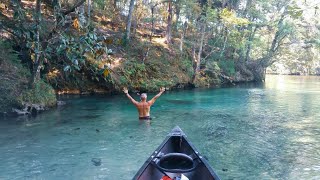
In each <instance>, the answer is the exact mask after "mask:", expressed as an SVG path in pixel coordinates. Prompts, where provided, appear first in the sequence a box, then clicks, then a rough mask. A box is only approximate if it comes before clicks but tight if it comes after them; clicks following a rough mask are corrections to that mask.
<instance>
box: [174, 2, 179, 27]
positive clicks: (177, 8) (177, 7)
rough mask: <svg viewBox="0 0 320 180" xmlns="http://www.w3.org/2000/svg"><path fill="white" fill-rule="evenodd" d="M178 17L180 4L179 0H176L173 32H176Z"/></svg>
mask: <svg viewBox="0 0 320 180" xmlns="http://www.w3.org/2000/svg"><path fill="white" fill-rule="evenodd" d="M179 18H180V4H179V0H177V2H176V24H175V26H174V31H175V32H178V24H179Z"/></svg>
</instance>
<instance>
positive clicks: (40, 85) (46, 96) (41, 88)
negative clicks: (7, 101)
mask: <svg viewBox="0 0 320 180" xmlns="http://www.w3.org/2000/svg"><path fill="white" fill-rule="evenodd" d="M18 100H19V103H20V104H23V103H32V104H44V105H45V106H47V107H48V106H49V107H50V106H54V105H55V104H56V102H57V99H56V95H55V92H54V89H53V88H52V87H51V86H50V85H49V84H47V83H45V82H44V81H42V80H40V81H39V82H37V83H35V84H34V87H33V88H30V89H27V90H25V91H23V92H22V94H21V95H20V96H19V97H18Z"/></svg>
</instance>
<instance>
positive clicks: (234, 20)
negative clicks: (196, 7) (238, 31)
mask: <svg viewBox="0 0 320 180" xmlns="http://www.w3.org/2000/svg"><path fill="white" fill-rule="evenodd" d="M220 18H221V19H222V21H223V23H224V24H226V25H227V26H232V25H237V26H244V25H247V24H249V23H250V21H249V20H248V19H246V18H240V17H237V15H236V13H235V12H234V11H230V10H228V9H227V8H225V9H223V10H222V11H221V13H220Z"/></svg>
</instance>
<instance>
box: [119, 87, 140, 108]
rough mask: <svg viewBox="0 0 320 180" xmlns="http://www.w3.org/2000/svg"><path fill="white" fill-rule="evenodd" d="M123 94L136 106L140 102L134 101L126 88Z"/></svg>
mask: <svg viewBox="0 0 320 180" xmlns="http://www.w3.org/2000/svg"><path fill="white" fill-rule="evenodd" d="M123 92H124V93H125V94H126V95H127V97H128V98H129V99H130V101H131V102H132V103H133V104H134V105H137V104H138V102H137V101H136V100H134V99H133V98H132V97H131V96H130V94H129V93H128V89H127V88H126V87H124V88H123Z"/></svg>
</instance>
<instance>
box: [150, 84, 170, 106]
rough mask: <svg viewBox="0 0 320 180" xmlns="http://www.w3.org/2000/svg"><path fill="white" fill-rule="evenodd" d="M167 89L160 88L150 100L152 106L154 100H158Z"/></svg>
mask: <svg viewBox="0 0 320 180" xmlns="http://www.w3.org/2000/svg"><path fill="white" fill-rule="evenodd" d="M165 90H166V89H165V88H164V87H162V88H160V92H159V93H158V94H157V95H155V96H154V97H153V98H152V99H151V100H150V101H148V103H149V105H150V106H151V105H152V104H153V103H154V102H156V99H158V98H159V97H160V96H161V94H162V93H163V92H164V91H165Z"/></svg>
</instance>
